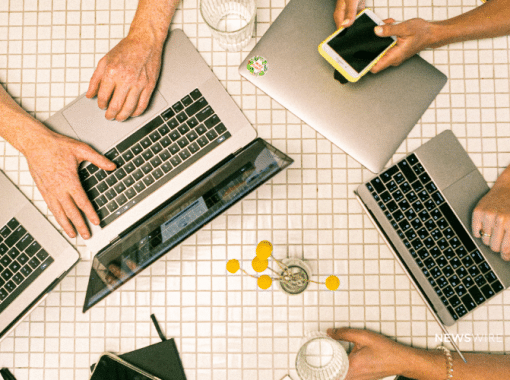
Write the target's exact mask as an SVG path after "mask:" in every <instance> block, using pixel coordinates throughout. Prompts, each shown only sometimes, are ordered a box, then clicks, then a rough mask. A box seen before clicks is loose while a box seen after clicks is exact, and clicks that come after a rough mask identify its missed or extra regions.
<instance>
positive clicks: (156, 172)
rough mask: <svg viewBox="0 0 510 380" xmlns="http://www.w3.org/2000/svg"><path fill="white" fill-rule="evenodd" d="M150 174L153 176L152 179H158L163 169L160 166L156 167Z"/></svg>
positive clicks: (161, 175)
mask: <svg viewBox="0 0 510 380" xmlns="http://www.w3.org/2000/svg"><path fill="white" fill-rule="evenodd" d="M152 175H153V176H154V179H155V180H156V181H157V180H158V179H160V178H161V177H163V175H164V173H163V171H162V170H161V168H158V169H156V170H154V172H153V173H152Z"/></svg>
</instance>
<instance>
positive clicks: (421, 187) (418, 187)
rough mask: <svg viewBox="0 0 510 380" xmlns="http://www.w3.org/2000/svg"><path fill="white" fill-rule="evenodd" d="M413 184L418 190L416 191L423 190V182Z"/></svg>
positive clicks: (415, 189)
mask: <svg viewBox="0 0 510 380" xmlns="http://www.w3.org/2000/svg"><path fill="white" fill-rule="evenodd" d="M411 186H412V188H413V189H414V191H416V193H419V192H420V191H422V190H423V185H422V184H421V182H420V181H416V182H414V183H413V184H411Z"/></svg>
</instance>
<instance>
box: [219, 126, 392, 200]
mask: <svg viewBox="0 0 510 380" xmlns="http://www.w3.org/2000/svg"><path fill="white" fill-rule="evenodd" d="M214 129H215V130H216V132H217V133H218V134H219V135H221V134H222V133H223V132H225V131H226V130H227V127H225V125H224V124H223V123H221V124H219V125H217V126H216V127H215V128H214ZM390 191H393V190H390Z"/></svg>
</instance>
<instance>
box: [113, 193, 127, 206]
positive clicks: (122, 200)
mask: <svg viewBox="0 0 510 380" xmlns="http://www.w3.org/2000/svg"><path fill="white" fill-rule="evenodd" d="M115 201H116V202H117V204H118V205H119V206H122V205H123V204H125V203H126V202H127V197H126V196H125V195H124V194H121V195H119V196H118V197H117V198H115Z"/></svg>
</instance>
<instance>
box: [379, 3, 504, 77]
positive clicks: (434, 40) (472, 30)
mask: <svg viewBox="0 0 510 380" xmlns="http://www.w3.org/2000/svg"><path fill="white" fill-rule="evenodd" d="M385 21H386V22H387V25H384V26H380V27H376V28H375V33H376V34H377V35H378V36H380V37H387V36H397V45H396V46H395V47H393V48H392V49H390V50H389V51H388V53H387V54H386V55H385V56H383V57H382V58H381V59H380V60H379V62H378V63H377V64H376V65H375V66H374V67H373V68H372V72H374V73H375V72H378V71H381V70H383V69H385V68H387V67H388V66H398V65H400V64H401V63H402V62H403V61H405V60H406V59H409V58H410V57H412V56H413V55H415V54H416V53H419V52H420V51H422V50H423V49H426V48H437V47H440V46H444V45H447V44H451V43H454V42H461V41H468V40H476V39H482V38H492V37H498V36H504V35H507V34H510V0H490V1H489V2H487V3H485V4H482V5H480V6H479V7H477V8H475V9H473V10H471V11H469V12H466V13H463V14H461V15H459V16H457V17H453V18H451V19H448V20H445V21H438V22H429V21H425V20H423V19H419V18H415V19H412V20H408V21H404V22H402V23H400V24H396V25H394V24H393V23H394V22H395V21H394V20H393V19H389V20H385Z"/></svg>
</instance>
